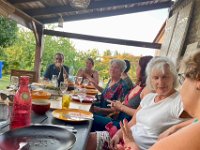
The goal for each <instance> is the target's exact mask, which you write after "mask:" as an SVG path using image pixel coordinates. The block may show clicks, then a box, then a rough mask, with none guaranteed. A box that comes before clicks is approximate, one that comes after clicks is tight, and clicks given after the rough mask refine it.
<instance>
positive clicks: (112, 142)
mask: <svg viewBox="0 0 200 150" xmlns="http://www.w3.org/2000/svg"><path fill="white" fill-rule="evenodd" d="M119 142H120V137H119V135H118V134H115V135H114V136H113V138H112V139H111V140H110V143H109V148H110V149H113V150H114V149H117V144H119Z"/></svg>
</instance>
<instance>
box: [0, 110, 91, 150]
mask: <svg viewBox="0 0 200 150" xmlns="http://www.w3.org/2000/svg"><path fill="white" fill-rule="evenodd" d="M32 124H50V125H58V126H62V127H64V128H65V127H66V128H67V127H69V126H71V127H74V129H75V130H77V132H75V133H74V134H75V137H76V142H75V144H74V145H73V147H72V148H71V149H72V150H84V149H85V148H86V144H87V139H88V136H89V132H90V129H91V126H92V120H88V121H81V122H67V121H62V120H59V119H56V118H54V117H53V116H52V110H50V111H48V112H47V113H46V114H45V115H37V114H35V113H34V112H32ZM8 130H9V125H7V126H6V125H5V126H2V127H1V132H0V133H2V132H5V131H8Z"/></svg>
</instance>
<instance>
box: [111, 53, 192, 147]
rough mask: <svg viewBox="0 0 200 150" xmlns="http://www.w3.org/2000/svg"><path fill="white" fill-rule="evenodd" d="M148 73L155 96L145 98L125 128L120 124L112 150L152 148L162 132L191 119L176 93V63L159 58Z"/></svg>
mask: <svg viewBox="0 0 200 150" xmlns="http://www.w3.org/2000/svg"><path fill="white" fill-rule="evenodd" d="M146 73H147V81H146V85H147V87H148V88H149V89H150V90H152V91H154V92H155V93H149V94H147V95H146V96H145V97H144V98H143V99H142V101H141V103H140V106H139V107H138V109H137V110H136V113H135V115H134V116H133V117H132V119H131V121H129V122H127V121H126V120H124V124H125V126H123V125H122V123H120V125H121V129H120V130H119V131H118V132H117V133H116V134H115V135H114V137H113V138H112V139H111V141H110V144H109V145H110V148H111V149H117V148H119V149H134V150H139V149H140V150H146V149H149V148H150V147H151V146H152V145H153V144H154V143H156V141H157V139H158V137H159V134H160V133H162V132H163V131H165V130H166V129H168V128H170V127H171V126H173V125H175V124H178V123H181V122H183V121H185V119H183V118H185V117H188V116H187V114H185V112H184V111H183V107H182V102H181V98H180V95H179V93H178V92H177V91H176V90H175V88H176V85H177V72H176V69H175V66H174V64H173V63H172V61H171V60H169V59H168V58H166V57H155V58H153V59H152V60H151V61H150V62H149V63H148V65H147V69H146ZM129 127H130V129H129ZM127 129H129V130H127ZM127 131H128V132H127ZM122 141H124V142H125V144H124V145H122V144H121V143H122Z"/></svg>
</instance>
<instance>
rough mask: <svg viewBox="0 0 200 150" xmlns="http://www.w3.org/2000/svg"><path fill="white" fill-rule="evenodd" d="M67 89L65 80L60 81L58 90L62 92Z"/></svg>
mask: <svg viewBox="0 0 200 150" xmlns="http://www.w3.org/2000/svg"><path fill="white" fill-rule="evenodd" d="M67 89H68V85H67V84H66V83H65V82H60V91H61V93H62V94H64V93H65V92H66V91H67Z"/></svg>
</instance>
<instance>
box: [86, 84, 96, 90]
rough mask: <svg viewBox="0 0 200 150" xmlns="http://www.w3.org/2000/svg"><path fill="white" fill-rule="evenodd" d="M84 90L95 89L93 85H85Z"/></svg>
mask: <svg viewBox="0 0 200 150" xmlns="http://www.w3.org/2000/svg"><path fill="white" fill-rule="evenodd" d="M85 88H86V89H95V87H94V86H93V85H86V86H85Z"/></svg>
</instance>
